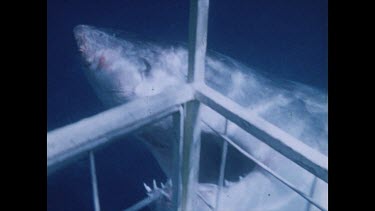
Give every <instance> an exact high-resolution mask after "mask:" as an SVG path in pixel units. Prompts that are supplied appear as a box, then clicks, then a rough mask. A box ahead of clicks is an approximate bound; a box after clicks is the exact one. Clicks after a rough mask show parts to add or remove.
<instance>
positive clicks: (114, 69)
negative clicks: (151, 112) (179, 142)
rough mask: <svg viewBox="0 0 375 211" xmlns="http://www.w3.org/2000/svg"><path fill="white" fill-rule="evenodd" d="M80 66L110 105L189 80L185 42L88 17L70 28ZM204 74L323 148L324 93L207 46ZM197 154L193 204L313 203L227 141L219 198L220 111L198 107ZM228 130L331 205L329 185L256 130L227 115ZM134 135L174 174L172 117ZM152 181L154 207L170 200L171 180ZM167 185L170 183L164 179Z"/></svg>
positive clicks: (261, 210) (261, 206)
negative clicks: (148, 36) (137, 34)
mask: <svg viewBox="0 0 375 211" xmlns="http://www.w3.org/2000/svg"><path fill="white" fill-rule="evenodd" d="M74 36H75V39H76V41H77V44H78V48H79V51H80V53H81V55H82V60H83V64H84V67H85V68H83V69H84V71H85V73H86V76H87V78H88V79H89V81H90V83H91V85H92V87H93V89H94V90H95V92H96V94H97V96H98V97H99V99H100V100H101V101H102V102H103V103H104V104H106V105H107V106H109V107H112V106H116V105H119V104H123V103H127V102H129V101H132V100H134V99H137V98H142V97H143V98H147V97H148V96H153V95H156V94H158V93H161V92H162V91H163V90H166V89H169V88H171V87H174V86H175V85H178V84H181V83H186V77H187V66H188V64H187V61H188V51H187V48H186V46H184V45H183V44H174V45H165V44H163V45H160V44H157V43H153V42H148V41H140V40H137V39H135V38H133V37H126V36H125V37H124V36H120V35H118V34H116V33H112V31H109V30H106V29H101V28H97V27H93V26H88V25H78V26H76V27H75V28H74ZM205 69H206V71H205V82H206V84H207V85H208V86H210V87H212V88H213V89H215V90H217V91H219V92H220V93H222V94H223V95H225V96H227V97H228V98H230V99H231V100H233V101H235V102H236V103H238V104H240V105H241V106H243V107H244V108H246V109H247V110H248V111H249V112H253V113H256V114H257V115H259V116H261V117H262V118H264V119H266V120H267V121H269V122H270V123H272V124H274V125H276V126H277V127H279V128H281V129H282V130H284V131H286V132H288V133H289V134H291V135H292V136H294V137H296V138H298V139H300V140H301V141H303V142H304V143H306V144H307V145H309V146H310V147H312V148H314V149H316V150H318V151H319V152H321V153H323V154H325V155H328V124H327V122H328V117H327V113H328V109H327V100H328V96H327V95H326V94H325V93H324V92H322V91H319V90H317V89H315V88H312V87H310V86H307V85H303V84H300V83H297V82H293V81H288V80H283V79H277V78H275V77H271V76H265V75H264V73H260V72H257V71H255V70H254V69H252V68H249V67H247V66H246V65H243V64H242V63H240V62H238V61H236V60H234V59H232V58H230V57H227V56H224V55H222V54H220V53H217V52H214V51H208V52H207V56H206V62H205ZM201 113H202V116H201V118H202V120H203V121H204V122H205V123H207V124H208V125H210V126H209V127H208V126H206V125H205V124H203V125H202V135H201V142H202V146H201V159H200V169H199V186H198V193H197V194H198V195H199V197H198V199H199V200H198V201H197V204H196V205H195V210H211V209H212V208H213V207H215V206H217V205H218V206H219V207H220V210H238V211H240V210H244V211H245V210H256V211H266V210H288V211H289V210H315V209H316V208H315V207H314V206H310V205H309V204H308V203H307V202H306V200H305V199H303V198H302V197H300V196H299V195H298V194H296V193H295V192H293V191H292V190H290V189H289V188H288V187H286V186H285V185H283V184H281V183H280V182H279V181H277V180H276V179H275V178H273V177H272V176H270V175H269V174H268V173H266V172H265V171H264V170H263V169H262V168H260V167H259V166H257V165H256V164H255V163H254V162H252V161H251V160H249V159H248V158H247V157H245V156H244V155H242V154H241V153H239V152H238V150H236V149H235V148H233V147H231V146H229V148H228V157H227V164H226V169H225V185H224V187H223V188H222V190H221V191H222V194H221V195H220V198H219V199H218V200H217V201H216V196H217V190H218V186H217V182H218V175H219V173H218V172H219V166H220V157H221V150H222V147H223V144H222V140H221V139H220V138H219V136H218V135H216V134H215V133H214V132H213V131H212V130H211V128H214V129H215V130H218V131H222V130H223V127H224V124H226V123H225V119H224V118H223V117H222V116H220V115H219V114H217V113H215V112H214V111H213V110H211V109H210V108H208V107H204V106H203V107H202V110H201ZM227 126H228V127H227V136H228V137H230V138H231V139H242V140H246V142H244V143H245V144H243V146H241V147H244V148H246V149H248V151H250V152H251V154H252V155H253V156H254V157H256V158H257V159H258V160H259V161H261V162H262V163H264V164H265V165H266V166H268V167H269V168H270V169H272V170H273V171H275V172H277V173H278V174H279V175H281V176H283V177H284V178H286V179H287V180H288V181H290V182H291V183H293V184H294V185H295V186H296V187H298V188H299V189H300V190H302V191H304V193H306V195H310V196H311V198H313V199H314V200H316V201H318V202H319V203H320V204H322V205H323V206H324V207H327V206H328V185H327V183H325V182H323V181H321V180H320V179H318V178H316V177H315V176H314V175H312V174H310V173H309V172H307V171H305V170H304V169H302V168H301V167H300V166H298V165H297V164H295V163H293V162H291V161H290V160H288V159H287V158H285V157H284V156H282V155H281V154H279V153H278V152H277V151H275V150H273V149H272V148H270V147H268V146H267V145H265V144H264V143H262V142H261V141H259V140H258V139H257V138H255V137H253V136H252V135H250V134H248V133H246V132H245V131H243V130H242V129H241V128H239V127H237V126H236V125H234V124H232V123H230V122H229V123H228V125H227ZM139 136H140V137H141V140H143V142H144V144H145V145H146V146H147V148H148V149H149V150H150V151H151V153H152V154H153V155H154V157H155V159H156V160H157V161H158V163H159V165H160V167H161V169H162V170H163V171H164V173H165V174H166V176H167V177H169V178H171V176H172V170H173V164H172V160H173V158H172V156H173V153H172V148H173V147H172V143H173V139H174V138H175V136H174V135H173V130H172V121H171V118H167V119H165V120H164V121H162V122H160V123H156V124H154V125H153V126H152V127H150V128H149V129H147V130H145V131H141V132H140V134H139ZM171 185H172V184H170V183H168V184H166V185H164V184H163V187H158V186H157V185H156V184H154V187H153V188H150V187H148V186H147V185H145V188H146V190H147V192H148V194H153V193H155V192H157V191H159V192H162V193H163V197H160V198H159V199H158V200H157V201H156V202H155V203H154V206H153V208H154V209H155V210H169V209H170V208H171V201H170V198H171V193H170V189H171V188H170V186H171ZM168 186H169V187H168Z"/></svg>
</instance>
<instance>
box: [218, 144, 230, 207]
mask: <svg viewBox="0 0 375 211" xmlns="http://www.w3.org/2000/svg"><path fill="white" fill-rule="evenodd" d="M227 151H228V142H226V141H225V140H224V143H223V152H222V154H221V164H220V176H219V187H218V190H217V194H216V206H215V211H218V210H219V199H220V197H221V189H222V187H223V186H224V170H225V165H226V160H227Z"/></svg>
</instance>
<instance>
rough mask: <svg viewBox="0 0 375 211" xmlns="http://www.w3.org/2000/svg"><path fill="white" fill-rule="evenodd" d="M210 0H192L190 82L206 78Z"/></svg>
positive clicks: (201, 80) (190, 18)
mask: <svg viewBox="0 0 375 211" xmlns="http://www.w3.org/2000/svg"><path fill="white" fill-rule="evenodd" d="M208 6H209V0H190V17H189V66H188V81H187V82H188V83H192V82H195V83H199V82H203V80H204V66H205V57H206V48H207V24H208Z"/></svg>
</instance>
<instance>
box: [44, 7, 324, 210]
mask: <svg viewBox="0 0 375 211" xmlns="http://www.w3.org/2000/svg"><path fill="white" fill-rule="evenodd" d="M208 6H209V0H191V1H190V24H189V66H188V71H189V72H188V81H187V82H188V83H187V84H183V85H180V86H177V87H174V88H171V89H168V90H166V91H164V92H163V93H161V94H158V95H156V96H152V97H149V98H147V99H137V100H134V101H132V102H130V103H127V104H125V105H121V106H118V107H116V108H113V109H109V110H107V111H104V112H102V113H99V114H97V115H94V116H92V117H89V118H86V119H83V120H81V121H78V122H76V123H73V124H70V125H67V126H64V127H62V128H59V129H56V130H53V131H50V132H48V133H47V175H49V174H50V173H51V172H54V171H55V170H56V169H58V168H61V167H63V166H64V165H66V164H68V163H69V162H73V161H74V160H75V159H77V158H79V157H81V156H88V155H89V156H90V165H91V176H92V187H93V202H94V207H95V210H100V206H99V196H100V194H99V189H98V187H97V181H96V180H97V178H96V175H95V174H96V172H95V163H94V151H95V150H96V149H98V148H100V147H103V146H105V145H107V144H110V143H113V140H115V139H116V138H117V137H120V136H123V135H125V134H128V133H130V132H132V131H134V130H137V129H140V128H142V127H145V126H147V125H149V124H151V123H153V122H156V121H158V120H160V119H162V118H164V117H166V116H169V115H173V122H174V126H175V130H176V134H177V137H176V142H175V145H174V151H175V156H174V157H175V160H174V165H175V171H174V174H173V178H172V181H173V209H174V210H178V211H180V210H184V211H188V210H194V208H193V207H194V200H196V199H197V197H199V196H197V194H195V193H196V191H195V188H196V184H197V182H198V179H197V178H198V171H199V154H200V124H201V120H200V119H199V108H200V104H201V103H203V104H205V105H206V106H208V107H210V108H212V109H213V110H215V111H216V112H218V113H219V114H221V115H222V116H224V117H225V118H226V119H227V120H229V121H231V122H233V123H235V124H236V125H238V126H239V127H241V128H242V129H244V130H245V131H247V132H248V133H250V134H252V135H254V136H255V137H256V138H258V139H259V140H261V141H263V142H264V143H266V144H267V145H269V146H270V147H272V148H273V149H275V150H276V151H278V152H280V153H281V154H282V155H284V156H285V157H287V158H289V159H290V160H291V161H293V162H295V163H296V164H298V165H300V166H301V167H302V168H304V169H306V170H307V171H309V172H311V173H312V174H314V175H315V176H317V177H319V178H320V179H322V180H323V181H325V182H327V183H328V158H327V156H325V155H323V154H321V153H319V152H318V151H316V150H314V149H312V148H311V147H309V146H307V145H305V144H304V143H303V142H301V141H300V140H298V139H296V138H294V137H292V136H290V135H289V134H287V133H286V132H284V131H282V130H281V129H279V128H277V127H276V126H274V125H272V124H271V123H269V122H267V121H266V120H264V119H263V118H261V117H259V116H256V115H255V114H252V113H251V112H248V111H245V110H244V109H243V108H242V107H241V106H240V105H238V104H236V103H235V102H233V101H231V100H230V99H228V98H226V97H225V96H223V95H221V94H220V93H218V92H217V91H215V90H213V89H211V88H209V87H207V86H206V85H204V83H203V81H204V61H205V55H206V45H207V41H206V40H207V20H208ZM145 100H147V103H145ZM184 113H185V116H184V115H183V114H184ZM214 132H216V133H218V134H219V135H220V136H221V137H223V138H224V140H225V142H224V143H225V145H227V143H229V144H231V145H232V146H234V147H236V148H237V149H238V150H239V151H240V152H242V153H243V154H245V155H246V156H247V157H249V158H250V159H253V160H254V161H255V163H257V164H258V165H259V166H261V167H262V168H264V169H265V170H266V171H267V172H269V173H270V174H271V175H272V176H274V177H275V178H277V179H278V180H279V181H281V182H282V183H284V184H285V185H287V186H288V187H289V188H291V189H292V190H293V191H295V192H297V193H298V194H300V195H301V196H302V197H304V198H305V199H306V200H308V201H309V202H310V203H312V204H313V205H314V206H316V207H318V208H319V209H321V210H327V208H326V207H324V206H322V205H320V204H319V203H317V202H315V201H314V200H313V199H311V198H310V197H309V196H307V195H306V194H304V193H303V192H302V191H300V190H298V189H297V188H296V187H295V186H294V185H293V184H290V183H289V182H287V181H286V180H285V179H283V178H281V177H280V176H279V175H277V174H275V173H274V172H273V171H272V170H270V169H268V168H267V167H266V166H264V165H263V164H262V163H260V162H259V161H257V160H255V159H254V158H253V157H252V156H251V155H250V153H249V152H247V151H246V150H245V149H241V148H240V147H239V146H238V145H239V144H238V143H236V142H235V141H234V140H230V139H229V138H228V137H226V136H225V133H224V134H221V133H219V132H217V131H214ZM236 141H237V142H238V141H239V140H236ZM242 141H244V140H242ZM225 145H224V146H225ZM224 150H225V148H224ZM225 156H226V152H225V151H224V152H223V155H222V165H221V168H220V177H219V178H220V179H219V185H220V186H222V185H223V184H222V183H223V181H222V180H223V172H224V168H225ZM219 190H220V187H219ZM219 194H220V191H219V192H218V195H219ZM161 195H162V194H159V195H153V196H150V197H148V198H145V199H143V200H141V201H140V202H138V203H136V204H135V205H133V206H132V207H130V208H128V209H126V210H139V209H141V208H143V207H145V206H147V205H148V204H150V203H152V202H153V201H154V200H156V199H158V197H161ZM211 208H212V207H211ZM216 208H217V207H216ZM213 209H215V208H213Z"/></svg>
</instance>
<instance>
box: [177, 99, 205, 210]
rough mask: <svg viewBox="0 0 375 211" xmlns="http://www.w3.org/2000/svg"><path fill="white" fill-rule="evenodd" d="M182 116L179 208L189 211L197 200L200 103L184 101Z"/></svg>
mask: <svg viewBox="0 0 375 211" xmlns="http://www.w3.org/2000/svg"><path fill="white" fill-rule="evenodd" d="M185 109H186V116H185V118H184V134H183V137H184V139H183V158H182V169H181V178H182V194H181V210H183V211H191V210H195V209H194V204H196V200H197V194H196V193H197V184H198V173H199V158H200V147H201V142H200V141H201V140H200V132H201V129H200V118H199V113H200V112H199V110H200V103H199V102H198V101H195V100H194V101H191V102H188V103H186V105H185Z"/></svg>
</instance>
